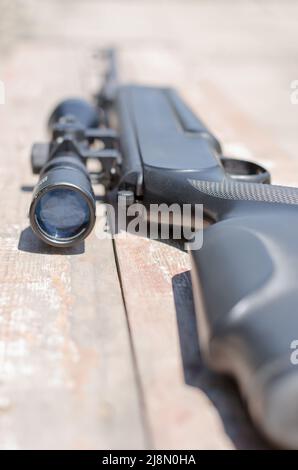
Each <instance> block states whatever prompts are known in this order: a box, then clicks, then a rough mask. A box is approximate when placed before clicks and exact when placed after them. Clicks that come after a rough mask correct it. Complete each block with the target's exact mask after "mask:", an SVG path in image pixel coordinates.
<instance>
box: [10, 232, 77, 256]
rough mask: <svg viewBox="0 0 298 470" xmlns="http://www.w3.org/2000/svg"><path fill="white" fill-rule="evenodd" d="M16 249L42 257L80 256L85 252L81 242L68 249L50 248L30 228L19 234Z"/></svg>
mask: <svg viewBox="0 0 298 470" xmlns="http://www.w3.org/2000/svg"><path fill="white" fill-rule="evenodd" d="M18 249H19V250H20V251H26V252H29V253H39V254H44V255H81V254H82V253H84V252H85V243H84V241H81V242H80V243H78V244H77V245H75V246H71V247H68V248H58V247H54V246H50V245H47V244H46V243H44V242H43V241H42V240H40V239H39V238H38V237H37V236H36V235H35V233H34V232H33V230H32V229H31V227H27V228H25V229H24V230H22V232H21V235H20V239H19V244H18Z"/></svg>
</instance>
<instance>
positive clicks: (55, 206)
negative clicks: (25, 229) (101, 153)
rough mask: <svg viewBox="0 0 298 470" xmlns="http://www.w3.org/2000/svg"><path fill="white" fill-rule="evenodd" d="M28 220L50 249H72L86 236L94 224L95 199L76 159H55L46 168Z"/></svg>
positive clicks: (73, 156)
mask: <svg viewBox="0 0 298 470" xmlns="http://www.w3.org/2000/svg"><path fill="white" fill-rule="evenodd" d="M29 218H30V224H31V227H32V229H33V231H34V232H35V233H36V235H37V236H38V237H39V238H41V239H42V240H43V241H45V242H46V243H48V244H50V245H53V246H59V247H61V246H64V247H68V246H72V245H74V244H76V243H78V242H79V241H81V240H83V239H84V238H86V237H87V236H88V235H89V233H90V232H91V231H92V229H93V227H94V224H95V196H94V193H93V190H92V186H91V181H90V177H89V175H88V173H87V170H86V168H85V166H84V164H83V163H82V162H81V161H80V159H79V158H78V157H77V156H75V155H62V156H58V157H55V158H53V159H51V160H50V161H49V162H48V163H47V164H46V165H45V167H44V168H43V171H42V172H41V174H40V179H39V182H38V184H37V185H36V187H35V190H34V193H33V199H32V202H31V206H30V210H29Z"/></svg>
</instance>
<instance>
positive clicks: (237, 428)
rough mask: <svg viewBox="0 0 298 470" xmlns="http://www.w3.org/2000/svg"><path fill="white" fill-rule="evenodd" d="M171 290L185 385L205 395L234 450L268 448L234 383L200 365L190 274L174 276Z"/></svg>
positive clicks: (201, 362)
mask: <svg viewBox="0 0 298 470" xmlns="http://www.w3.org/2000/svg"><path fill="white" fill-rule="evenodd" d="M172 286H173V295H174V302H175V309H176V315H177V325H178V334H179V342H180V350H181V358H182V365H183V374H184V380H185V383H186V384H187V385H190V386H192V387H197V388H199V389H200V390H202V391H203V392H204V393H205V394H206V395H207V397H208V398H209V400H210V401H211V402H212V403H213V405H214V406H215V407H216V409H217V411H218V413H219V415H220V418H221V420H222V423H223V426H224V428H225V432H226V433H227V435H228V436H229V437H230V439H231V440H232V441H233V443H234V445H235V447H236V448H237V449H248V448H251V449H256V448H261V449H264V448H268V444H267V443H266V442H265V441H264V440H263V438H262V437H260V435H259V433H258V431H257V430H256V429H255V428H254V426H253V424H252V422H251V420H250V418H249V416H248V414H247V413H246V409H245V406H244V404H243V402H242V400H241V397H240V395H239V392H238V390H237V387H236V385H235V383H234V382H233V381H232V380H231V379H230V378H228V377H223V376H221V375H219V374H216V373H214V372H212V371H211V370H210V369H208V368H207V367H206V366H205V365H204V363H203V360H202V356H201V352H200V343H199V338H198V333H197V322H196V316H195V309H194V304H193V296H192V286H191V278H190V271H185V272H183V273H181V274H177V275H176V276H174V277H173V279H172Z"/></svg>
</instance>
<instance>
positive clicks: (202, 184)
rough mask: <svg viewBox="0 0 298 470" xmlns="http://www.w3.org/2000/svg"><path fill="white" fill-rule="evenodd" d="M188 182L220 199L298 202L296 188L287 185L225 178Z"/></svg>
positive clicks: (279, 202) (282, 202)
mask: <svg viewBox="0 0 298 470" xmlns="http://www.w3.org/2000/svg"><path fill="white" fill-rule="evenodd" d="M189 182H190V184H191V185H192V186H193V187H194V188H196V189H197V190H198V191H200V192H202V193H204V194H208V195H209V196H213V197H217V198H220V199H231V200H234V201H259V202H274V203H277V204H294V205H296V204H298V189H297V188H291V187H289V186H273V185H272V186H271V185H270V184H258V183H242V182H237V181H235V180H229V179H227V178H226V179H224V180H222V181H219V182H218V181H203V180H193V179H190V180H189Z"/></svg>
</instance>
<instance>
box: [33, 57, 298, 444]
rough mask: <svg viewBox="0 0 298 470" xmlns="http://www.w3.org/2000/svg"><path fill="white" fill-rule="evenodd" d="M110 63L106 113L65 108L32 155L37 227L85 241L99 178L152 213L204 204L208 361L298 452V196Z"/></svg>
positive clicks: (65, 239) (46, 234)
mask: <svg viewBox="0 0 298 470" xmlns="http://www.w3.org/2000/svg"><path fill="white" fill-rule="evenodd" d="M109 55H110V59H111V64H112V65H111V67H110V68H109V70H108V74H107V80H106V82H105V84H104V86H103V88H102V91H101V93H100V94H99V95H98V96H97V103H96V106H92V105H91V104H88V103H86V102H84V101H82V100H66V101H64V102H63V103H61V104H60V105H59V106H58V107H57V108H56V109H55V111H54V112H53V114H52V116H51V119H50V128H51V130H52V139H51V142H50V144H35V146H34V147H33V152H32V166H33V171H34V173H39V174H40V181H39V183H38V185H37V186H36V188H35V191H34V196H33V200H32V204H31V208H30V220H31V226H32V228H33V230H34V231H35V232H36V233H37V235H38V236H39V237H40V238H42V239H43V240H44V241H46V242H47V243H50V244H53V245H58V246H69V245H72V244H74V243H76V242H78V241H79V240H81V239H83V238H85V237H86V236H87V235H88V234H89V233H90V231H91V230H92V227H93V225H94V221H95V198H94V194H93V191H92V185H91V182H92V180H93V179H94V178H95V177H96V179H97V181H99V180H100V181H102V182H104V184H105V185H106V187H107V188H108V189H110V188H114V187H116V186H117V187H118V188H119V189H120V190H121V191H122V196H123V195H124V196H125V195H126V196H127V198H128V200H129V201H130V202H132V201H133V200H134V199H136V200H138V201H141V202H142V204H144V205H145V206H149V205H150V204H152V203H155V204H161V203H166V204H169V205H170V204H172V203H178V204H179V205H182V204H189V203H191V204H192V205H195V204H203V207H204V215H205V216H206V217H207V218H208V219H209V221H212V224H211V225H210V226H209V227H208V228H207V229H205V230H204V242H203V246H202V248H201V249H199V250H191V251H190V255H191V260H192V283H193V291H194V298H195V305H196V313H197V318H198V325H199V336H200V343H201V348H202V352H203V355H204V357H205V359H206V361H207V363H208V364H209V365H210V366H211V367H212V368H213V369H215V370H217V371H221V372H226V373H229V374H231V375H233V376H234V377H235V378H236V380H237V382H238V384H239V386H240V389H241V391H242V394H243V396H244V397H245V399H246V401H247V404H248V408H249V411H250V414H251V416H252V418H253V420H254V422H255V423H256V424H257V426H258V427H259V428H260V429H261V430H262V431H263V433H264V434H265V435H266V436H267V437H269V438H270V440H271V441H273V442H275V443H277V444H278V445H280V446H283V447H287V448H297V447H298V369H297V367H296V366H295V364H294V362H295V361H291V354H292V353H293V350H292V349H291V347H293V344H294V343H293V341H294V340H296V339H298V313H297V305H298V293H297V281H298V250H297V232H296V229H298V209H297V204H298V189H296V188H289V187H283V186H274V185H270V184H269V183H270V176H269V174H268V172H266V170H264V169H263V168H261V167H260V166H259V165H257V164H254V163H251V162H245V161H240V160H234V159H229V158H224V157H223V155H222V151H221V146H220V143H219V142H218V140H217V139H216V138H215V137H214V135H213V134H212V133H211V132H210V131H209V130H208V129H207V128H206V126H205V125H204V124H203V123H202V121H201V120H200V119H198V118H197V117H196V116H195V115H194V114H193V113H192V111H191V110H190V109H189V108H188V107H187V106H186V105H185V104H184V103H183V101H182V100H181V99H180V98H179V96H178V95H177V94H176V93H175V92H174V91H173V90H171V89H168V88H156V87H146V86H136V85H129V86H120V85H118V82H117V79H116V75H115V66H114V61H113V53H112V52H110V53H109ZM111 116H116V118H117V119H116V121H117V124H116V125H115V127H116V128H117V129H116V130H115V128H114V129H112V128H111V127H112V126H111V122H112V120H111ZM98 141H100V142H102V143H103V147H102V148H98V147H96V146H95V145H94V144H95V142H98ZM88 159H98V160H99V161H100V163H101V166H102V170H101V172H99V173H98V174H97V175H92V174H90V173H89V172H88V171H87V167H86V161H87V160H88ZM295 344H296V343H295Z"/></svg>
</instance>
